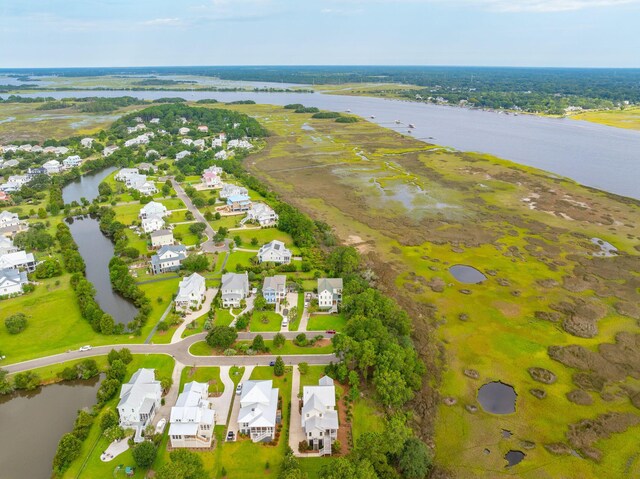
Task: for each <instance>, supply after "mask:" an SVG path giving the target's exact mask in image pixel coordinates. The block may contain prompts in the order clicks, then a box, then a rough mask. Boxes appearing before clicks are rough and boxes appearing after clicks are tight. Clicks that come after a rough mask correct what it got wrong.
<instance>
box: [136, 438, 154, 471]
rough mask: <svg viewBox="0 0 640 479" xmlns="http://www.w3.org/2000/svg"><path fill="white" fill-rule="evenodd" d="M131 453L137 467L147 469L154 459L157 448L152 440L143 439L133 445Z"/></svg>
mask: <svg viewBox="0 0 640 479" xmlns="http://www.w3.org/2000/svg"><path fill="white" fill-rule="evenodd" d="M131 454H132V456H133V460H134V461H135V462H136V464H137V465H138V466H139V467H143V468H145V469H148V468H149V467H151V464H153V461H155V459H156V455H157V454H158V448H157V447H156V446H155V445H154V444H153V443H152V442H149V441H144V442H141V443H140V444H138V445H137V446H136V447H134V448H133V451H131Z"/></svg>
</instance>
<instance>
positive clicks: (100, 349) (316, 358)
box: [2, 331, 337, 373]
mask: <svg viewBox="0 0 640 479" xmlns="http://www.w3.org/2000/svg"><path fill="white" fill-rule="evenodd" d="M256 334H257V333H239V334H238V339H240V340H249V341H250V340H252V339H253V338H254V337H255V336H256ZM261 334H262V336H263V337H264V338H265V339H272V338H273V336H275V335H276V334H277V333H261ZM283 334H284V335H285V337H286V338H287V339H293V338H294V337H295V336H296V335H297V334H299V333H297V332H295V331H293V332H288V333H283ZM204 338H205V333H199V334H194V335H192V336H189V337H187V338H185V339H183V340H181V341H179V342H177V343H173V344H114V345H108V346H97V347H95V348H93V349H91V350H90V351H84V352H81V351H70V352H66V353H60V354H55V355H53V356H46V357H43V358H38V359H32V360H29V361H23V362H21V363H15V364H9V365H7V366H3V368H2V369H5V370H7V371H8V372H9V373H17V372H21V371H27V370H29V369H34V368H40V367H45V366H51V365H52V364H58V363H63V362H66V361H73V360H77V359H85V358H90V357H93V356H103V355H106V354H109V351H111V350H112V349H116V350H119V349H122V348H128V349H129V350H130V351H131V352H132V353H133V354H167V355H170V356H172V357H173V358H174V359H175V360H176V361H179V362H181V363H182V364H184V365H186V366H268V365H269V363H270V362H271V361H275V359H276V357H277V356H276V355H260V356H193V355H192V354H191V353H189V348H190V347H191V345H192V344H193V343H196V342H198V341H202V340H204ZM282 359H283V360H284V362H285V364H288V365H291V364H299V363H301V362H306V363H309V364H329V363H330V362H332V361H333V362H336V361H337V358H336V356H335V354H295V355H287V356H282Z"/></svg>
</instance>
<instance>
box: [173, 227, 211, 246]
mask: <svg viewBox="0 0 640 479" xmlns="http://www.w3.org/2000/svg"><path fill="white" fill-rule="evenodd" d="M189 226H191V225H190V224H184V225H176V226H175V228H173V236H174V237H175V238H176V239H177V238H178V236H180V237H182V239H181V240H180V243H182V244H183V245H185V246H191V245H194V244H196V243H197V242H198V237H197V236H196V235H194V234H193V233H191V232H190V231H189ZM203 241H204V237H203Z"/></svg>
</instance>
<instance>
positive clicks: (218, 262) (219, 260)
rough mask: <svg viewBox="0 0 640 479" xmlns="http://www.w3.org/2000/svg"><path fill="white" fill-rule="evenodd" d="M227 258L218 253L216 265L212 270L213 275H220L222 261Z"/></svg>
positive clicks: (225, 254) (224, 254)
mask: <svg viewBox="0 0 640 479" xmlns="http://www.w3.org/2000/svg"><path fill="white" fill-rule="evenodd" d="M226 257H227V253H218V254H217V255H216V264H215V266H214V268H213V271H214V272H215V273H220V272H221V271H222V264H223V263H224V259H225V258H226Z"/></svg>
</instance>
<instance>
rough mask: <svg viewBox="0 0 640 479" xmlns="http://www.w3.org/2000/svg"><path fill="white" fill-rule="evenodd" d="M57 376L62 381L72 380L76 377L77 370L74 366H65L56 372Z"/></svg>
mask: <svg viewBox="0 0 640 479" xmlns="http://www.w3.org/2000/svg"><path fill="white" fill-rule="evenodd" d="M58 377H59V378H60V379H62V380H63V381H73V380H74V379H78V371H77V370H76V368H72V367H66V368H64V369H63V370H62V371H60V372H59V373H58Z"/></svg>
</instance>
